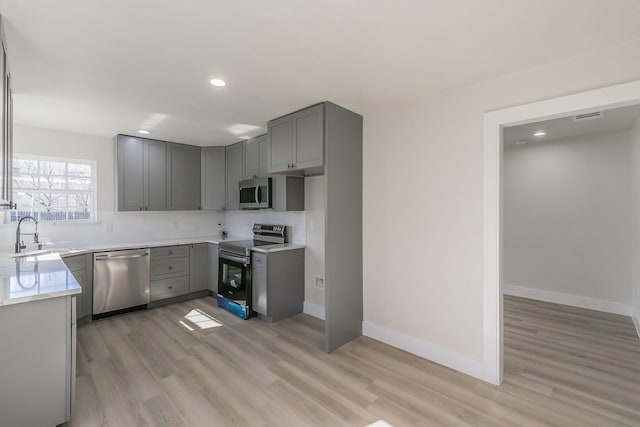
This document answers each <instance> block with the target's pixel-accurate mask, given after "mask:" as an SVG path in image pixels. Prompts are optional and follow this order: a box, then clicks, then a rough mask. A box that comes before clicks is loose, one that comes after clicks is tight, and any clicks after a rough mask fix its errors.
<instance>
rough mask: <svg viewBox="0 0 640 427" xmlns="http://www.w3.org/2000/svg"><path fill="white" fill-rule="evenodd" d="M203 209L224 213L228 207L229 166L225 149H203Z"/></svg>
mask: <svg viewBox="0 0 640 427" xmlns="http://www.w3.org/2000/svg"><path fill="white" fill-rule="evenodd" d="M201 167H202V209H206V210H214V211H222V210H224V209H225V207H226V203H227V200H226V194H227V193H226V180H227V166H226V157H225V148H224V147H205V148H203V149H202V166H201Z"/></svg>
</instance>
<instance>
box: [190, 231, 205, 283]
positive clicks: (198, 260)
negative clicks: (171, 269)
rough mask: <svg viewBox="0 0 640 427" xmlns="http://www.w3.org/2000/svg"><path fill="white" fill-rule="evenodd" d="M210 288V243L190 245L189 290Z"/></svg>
mask: <svg viewBox="0 0 640 427" xmlns="http://www.w3.org/2000/svg"><path fill="white" fill-rule="evenodd" d="M208 289H209V244H208V243H197V244H193V245H190V247H189V292H190V293H193V292H200V291H206V290H208Z"/></svg>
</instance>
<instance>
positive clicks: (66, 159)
mask: <svg viewBox="0 0 640 427" xmlns="http://www.w3.org/2000/svg"><path fill="white" fill-rule="evenodd" d="M13 158H14V159H20V160H37V161H39V162H41V161H46V162H60V163H80V164H85V165H89V166H90V167H91V189H90V190H84V191H81V192H88V193H90V195H91V196H92V197H90V200H91V204H90V209H91V219H75V220H73V219H72V220H63V221H62V220H40V222H45V223H47V224H56V223H61V224H92V223H97V222H98V209H97V207H98V200H97V196H98V183H97V180H98V178H97V170H98V167H97V162H96V161H95V160H90V159H78V158H70V157H54V156H43V155H35V154H24V153H14V155H13ZM12 179H13V178H12ZM16 191H19V189H16V188H15V187H14V188H12V192H16ZM52 192H55V193H60V194H73V193H76V192H80V191H74V190H68V189H67V190H52ZM18 210H20V205H18ZM5 223H15V221H11V214H9V213H7V215H6V217H5Z"/></svg>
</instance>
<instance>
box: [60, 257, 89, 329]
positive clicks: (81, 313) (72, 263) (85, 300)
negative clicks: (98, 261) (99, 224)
mask: <svg viewBox="0 0 640 427" xmlns="http://www.w3.org/2000/svg"><path fill="white" fill-rule="evenodd" d="M62 260H63V261H64V263H65V265H66V266H67V268H68V269H69V271H70V272H71V274H73V277H74V278H75V279H76V281H77V282H78V284H79V285H80V287H81V288H82V293H81V294H80V295H76V318H77V319H82V318H83V317H86V316H89V318H90V317H91V313H92V311H93V310H92V308H93V307H92V306H93V254H91V253H89V254H83V255H74V256H67V257H64V258H63V259H62Z"/></svg>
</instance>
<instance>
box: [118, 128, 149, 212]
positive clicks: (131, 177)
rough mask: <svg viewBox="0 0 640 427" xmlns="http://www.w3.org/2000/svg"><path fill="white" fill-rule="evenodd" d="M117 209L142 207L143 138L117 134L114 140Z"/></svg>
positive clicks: (137, 209)
mask: <svg viewBox="0 0 640 427" xmlns="http://www.w3.org/2000/svg"><path fill="white" fill-rule="evenodd" d="M116 156H117V168H118V170H117V172H116V173H117V174H118V188H117V191H118V210H119V211H140V210H142V209H143V208H144V140H143V139H141V138H135V137H133V136H126V135H118V136H117V141H116Z"/></svg>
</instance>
